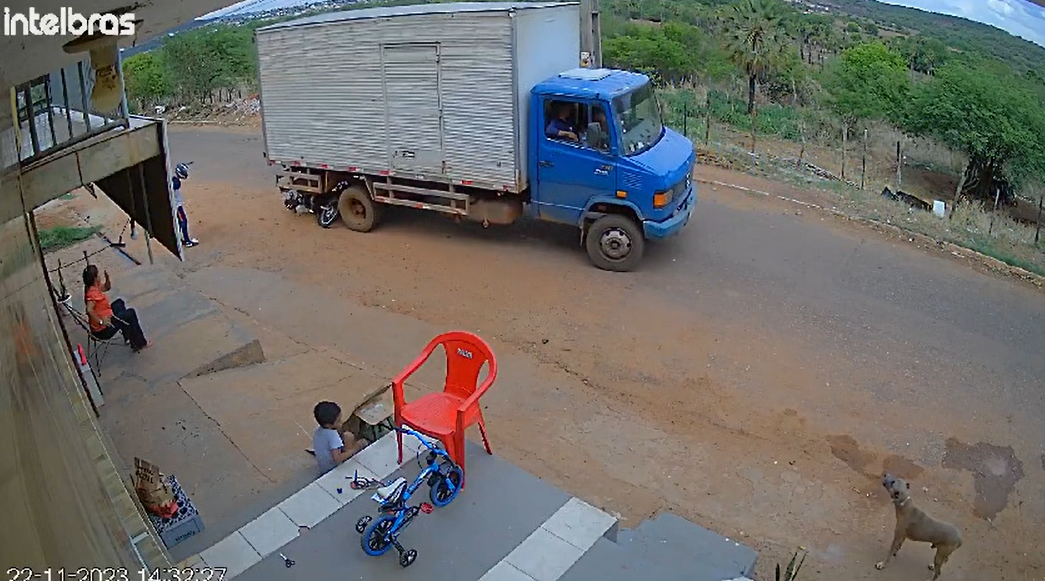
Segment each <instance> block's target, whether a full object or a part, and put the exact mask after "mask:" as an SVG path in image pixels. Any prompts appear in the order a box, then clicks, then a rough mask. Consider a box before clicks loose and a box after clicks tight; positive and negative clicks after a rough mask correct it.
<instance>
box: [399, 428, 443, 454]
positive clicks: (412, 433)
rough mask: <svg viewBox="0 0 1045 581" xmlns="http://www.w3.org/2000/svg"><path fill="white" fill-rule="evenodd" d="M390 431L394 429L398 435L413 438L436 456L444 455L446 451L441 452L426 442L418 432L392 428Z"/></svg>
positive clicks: (441, 450) (438, 448)
mask: <svg viewBox="0 0 1045 581" xmlns="http://www.w3.org/2000/svg"><path fill="white" fill-rule="evenodd" d="M392 429H394V430H395V431H397V432H399V433H400V434H406V435H407V436H413V437H415V438H417V439H418V440H420V441H421V443H422V444H424V446H425V448H428V450H429V451H431V452H435V453H437V454H446V450H443V449H442V448H440V447H439V446H435V445H433V444H430V443H429V442H428V440H427V439H426V438H425V436H424V434H422V433H420V432H417V431H414V430H411V429H410V428H403V427H393V428H392Z"/></svg>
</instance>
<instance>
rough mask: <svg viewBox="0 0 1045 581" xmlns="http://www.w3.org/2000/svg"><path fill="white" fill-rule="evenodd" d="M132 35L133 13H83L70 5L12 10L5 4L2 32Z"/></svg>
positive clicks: (40, 34) (5, 34) (19, 33)
mask: <svg viewBox="0 0 1045 581" xmlns="http://www.w3.org/2000/svg"><path fill="white" fill-rule="evenodd" d="M96 34H103V35H106V36H134V14H129V13H128V14H120V15H119V16H117V15H115V14H89V15H83V14H80V13H79V12H77V11H76V10H75V9H73V8H62V9H61V10H59V11H58V12H57V13H53V12H37V11H36V9H35V8H30V9H29V12H28V13H24V12H13V11H12V10H11V9H10V8H6V7H5V8H4V36H80V35H88V36H90V35H96Z"/></svg>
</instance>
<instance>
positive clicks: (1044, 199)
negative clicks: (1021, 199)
mask: <svg viewBox="0 0 1045 581" xmlns="http://www.w3.org/2000/svg"><path fill="white" fill-rule="evenodd" d="M1042 202H1045V193H1043V194H1039V195H1038V227H1037V228H1036V229H1035V230H1034V245H1035V246H1037V245H1038V237H1039V236H1040V235H1041V205H1042Z"/></svg>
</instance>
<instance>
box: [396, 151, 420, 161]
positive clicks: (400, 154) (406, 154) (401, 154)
mask: <svg viewBox="0 0 1045 581" xmlns="http://www.w3.org/2000/svg"><path fill="white" fill-rule="evenodd" d="M395 154H396V156H397V157H405V158H407V159H414V158H415V157H417V154H416V153H414V152H413V151H409V150H406V149H400V150H398V151H396V152H395Z"/></svg>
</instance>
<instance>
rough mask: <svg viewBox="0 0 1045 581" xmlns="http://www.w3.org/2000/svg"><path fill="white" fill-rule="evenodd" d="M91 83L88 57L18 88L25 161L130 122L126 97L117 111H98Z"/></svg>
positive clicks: (21, 150) (20, 154)
mask: <svg viewBox="0 0 1045 581" xmlns="http://www.w3.org/2000/svg"><path fill="white" fill-rule="evenodd" d="M120 64H122V63H120ZM120 64H118V65H117V66H119V67H120V75H121V78H122V75H123V71H122V66H120ZM93 86H94V70H93V69H92V68H91V66H90V62H89V61H87V60H84V61H80V62H79V63H76V64H74V65H70V66H67V67H65V68H63V69H60V70H58V71H54V72H52V73H50V74H47V75H43V76H41V77H37V78H35V79H33V80H31V81H29V82H27V83H23V84H22V85H19V86H17V87H15V89H14V91H15V101H16V107H17V112H18V131H19V138H20V139H19V140H18V141H19V152H18V159H19V162H20V163H21V165H23V166H25V165H28V164H30V163H32V162H34V161H37V160H39V159H40V158H42V157H44V156H47V155H50V154H52V153H55V152H57V151H59V150H61V149H64V148H67V147H70V146H73V145H76V144H77V143H80V142H82V141H84V140H87V139H90V138H92V137H94V136H96V135H100V134H102V133H105V132H107V131H111V130H113V129H117V128H126V127H129V126H130V115H129V112H128V110H127V99H126V96H125V97H124V98H123V99H122V100H121V103H120V104H119V105H117V106H116V108H115V109H114V110H112V111H98V110H96V109H95V108H94V106H93V105H92V103H91V89H92V88H93Z"/></svg>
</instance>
